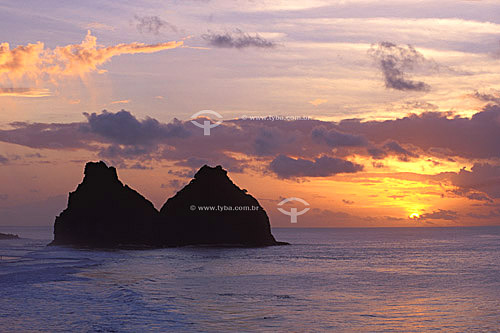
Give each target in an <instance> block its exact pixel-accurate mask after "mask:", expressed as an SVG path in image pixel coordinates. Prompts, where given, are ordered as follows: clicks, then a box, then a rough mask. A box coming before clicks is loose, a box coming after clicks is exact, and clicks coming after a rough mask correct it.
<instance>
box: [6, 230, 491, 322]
mask: <svg viewBox="0 0 500 333" xmlns="http://www.w3.org/2000/svg"><path fill="white" fill-rule="evenodd" d="M0 232H7V233H17V234H19V235H20V236H21V237H23V238H22V239H19V240H1V241H0V332H32V331H46V332H60V331H61V332H62V331H74V332H148V331H154V332H158V331H176V332H179V331H181V332H182V331H186V332H187V331H189V332H191V331H211V332H221V331H239V332H247V331H267V332H274V331H291V332H305V331H309V332H311V331H312V332H314V331H316V332H321V331H334V332H359V331H368V332H393V331H394V332H400V331H404V332H429V331H433V330H442V331H446V332H473V331H477V332H499V331H500V228H498V227H477V228H379V229H274V230H273V233H274V235H275V236H276V238H277V239H278V240H281V241H288V242H290V243H292V245H290V246H277V247H268V248H250V249H248V248H213V247H184V248H170V249H159V250H140V251H139V250H137V251H133V250H114V251H97V250H92V251H91V250H77V249H69V248H63V247H46V246H45V245H46V244H47V243H48V242H49V241H50V240H51V238H52V235H51V228H49V227H42V228H39V227H38V228H37V227H24V228H23V227H0Z"/></svg>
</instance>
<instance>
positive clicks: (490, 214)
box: [467, 209, 500, 219]
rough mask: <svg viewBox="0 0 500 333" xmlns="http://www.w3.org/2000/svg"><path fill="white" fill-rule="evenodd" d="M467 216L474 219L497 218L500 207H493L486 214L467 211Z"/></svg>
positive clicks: (499, 214) (499, 215)
mask: <svg viewBox="0 0 500 333" xmlns="http://www.w3.org/2000/svg"><path fill="white" fill-rule="evenodd" d="M467 216H468V217H472V218H475V219H492V218H496V219H498V218H499V217H500V209H493V210H491V211H489V212H488V213H486V214H478V213H468V214H467Z"/></svg>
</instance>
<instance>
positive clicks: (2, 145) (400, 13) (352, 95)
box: [0, 0, 500, 227]
mask: <svg viewBox="0 0 500 333" xmlns="http://www.w3.org/2000/svg"><path fill="white" fill-rule="evenodd" d="M499 13H500V2H499V1H488V0H482V1H481V0H478V1H472V0H470V1H460V0H454V1H451V0H442V1H410V0H398V1H395V0H387V1H383V2H381V1H365V0H339V1H333V0H331V1H322V0H308V1H295V0H286V1H285V0H283V1H279V0H275V1H271V0H269V1H264V0H182V1H181V0H172V1H141V0H138V1H131V2H129V1H120V2H119V1H113V2H112V1H107V2H103V1H95V0H90V1H85V2H69V1H66V2H62V1H23V2H22V4H21V3H20V2H13V1H1V0H0V32H1V33H0V225H51V224H52V223H53V221H54V217H55V215H57V214H58V213H59V212H60V211H61V210H62V209H64V208H65V206H66V201H67V195H68V192H70V191H73V190H74V189H75V188H76V186H77V184H78V183H80V182H81V180H82V177H83V168H84V165H85V162H87V161H97V160H103V161H105V162H106V163H108V164H109V165H113V166H115V167H116V168H117V169H118V174H119V177H120V179H121V180H122V181H123V182H124V183H126V184H128V185H129V186H131V187H132V188H134V189H136V190H137V191H139V192H140V193H141V194H143V195H144V196H145V197H146V198H148V199H149V200H151V201H152V202H153V203H154V204H155V206H156V207H157V208H160V207H161V205H163V203H164V202H165V201H166V199H167V198H168V197H170V196H172V195H173V194H174V193H175V192H176V191H177V190H179V189H180V188H182V186H184V185H185V184H187V183H188V182H189V180H190V179H191V177H192V176H193V174H194V173H195V172H196V170H197V169H198V168H199V167H201V166H202V165H204V164H209V165H213V166H215V165H219V164H220V165H222V166H223V167H224V168H225V169H227V170H228V171H229V176H230V177H231V179H232V180H233V181H234V182H235V183H236V184H237V185H238V186H240V187H241V188H245V189H247V190H248V192H249V193H250V194H252V195H253V196H255V197H256V198H257V199H258V200H259V201H260V203H261V204H262V205H263V207H264V208H265V209H266V210H267V212H268V214H269V216H270V219H271V224H272V226H275V227H291V226H296V227H396V226H465V225H467V226H472V225H500V16H499V15H498V14H499ZM201 110H214V111H216V112H218V113H219V114H220V115H222V117H223V123H222V124H221V125H220V126H218V127H215V128H213V129H212V130H211V135H210V136H204V135H203V130H202V129H200V128H198V127H196V126H195V125H193V124H192V123H191V121H190V120H191V118H190V117H191V116H192V115H193V114H194V113H196V112H198V111H201ZM266 116H280V117H288V119H287V120H274V121H273V120H271V119H262V120H259V117H260V118H262V117H266ZM254 117H255V118H254ZM198 121H199V122H202V121H203V120H198ZM289 197H298V198H301V199H304V200H305V201H307V202H308V203H309V204H310V208H311V209H310V211H308V212H307V213H306V214H304V215H301V216H300V217H299V218H298V223H297V224H294V225H292V224H291V223H290V217H289V216H286V215H283V214H281V213H280V212H279V211H278V210H277V204H278V203H279V202H280V201H281V200H283V199H284V198H289ZM301 205H302V204H300V203H295V204H294V206H296V207H298V209H299V210H300V209H301Z"/></svg>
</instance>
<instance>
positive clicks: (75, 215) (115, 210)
mask: <svg viewBox="0 0 500 333" xmlns="http://www.w3.org/2000/svg"><path fill="white" fill-rule="evenodd" d="M157 215H158V211H157V210H156V209H155V207H154V206H153V204H152V203H151V202H149V201H148V200H146V199H145V198H144V197H143V196H142V195H140V194H139V193H137V192H136V191H134V190H133V189H131V188H130V187H128V186H127V185H123V184H122V182H120V181H119V180H118V176H117V174H116V169H115V168H114V167H107V166H106V164H105V163H104V162H97V163H92V162H89V163H87V165H86V166H85V177H84V179H83V182H82V183H81V184H80V185H78V188H77V189H76V191H75V192H72V193H70V194H69V199H68V207H67V208H66V209H65V210H64V211H63V212H62V213H61V214H60V215H59V216H58V217H57V218H56V222H55V224H54V241H53V242H52V244H53V245H63V244H71V245H85V246H98V247H113V246H120V245H151V244H153V242H154V237H155V235H156V233H155V230H156V227H155V222H156V218H157Z"/></svg>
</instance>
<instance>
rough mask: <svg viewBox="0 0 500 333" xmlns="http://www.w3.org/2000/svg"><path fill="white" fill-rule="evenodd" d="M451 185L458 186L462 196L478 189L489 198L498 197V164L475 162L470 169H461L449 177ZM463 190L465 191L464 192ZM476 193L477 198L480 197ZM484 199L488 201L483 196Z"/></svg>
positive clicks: (499, 178)
mask: <svg viewBox="0 0 500 333" xmlns="http://www.w3.org/2000/svg"><path fill="white" fill-rule="evenodd" d="M450 179H451V181H452V183H453V185H455V186H457V187H459V188H460V189H461V190H462V192H457V193H456V194H460V193H462V194H464V196H467V195H471V194H473V193H475V192H474V191H471V190H475V191H479V192H481V193H484V194H486V195H487V196H488V197H489V198H494V199H496V198H500V165H491V164H489V163H476V164H474V166H473V167H472V168H471V170H470V171H469V170H466V169H465V168H464V169H461V170H460V171H459V172H458V173H456V174H454V175H452V176H451V177H450ZM464 191H465V192H464ZM478 195H479V194H476V197H475V198H476V200H478V199H477V198H481V197H479V196H478ZM484 200H485V201H488V200H487V199H486V198H484Z"/></svg>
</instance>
